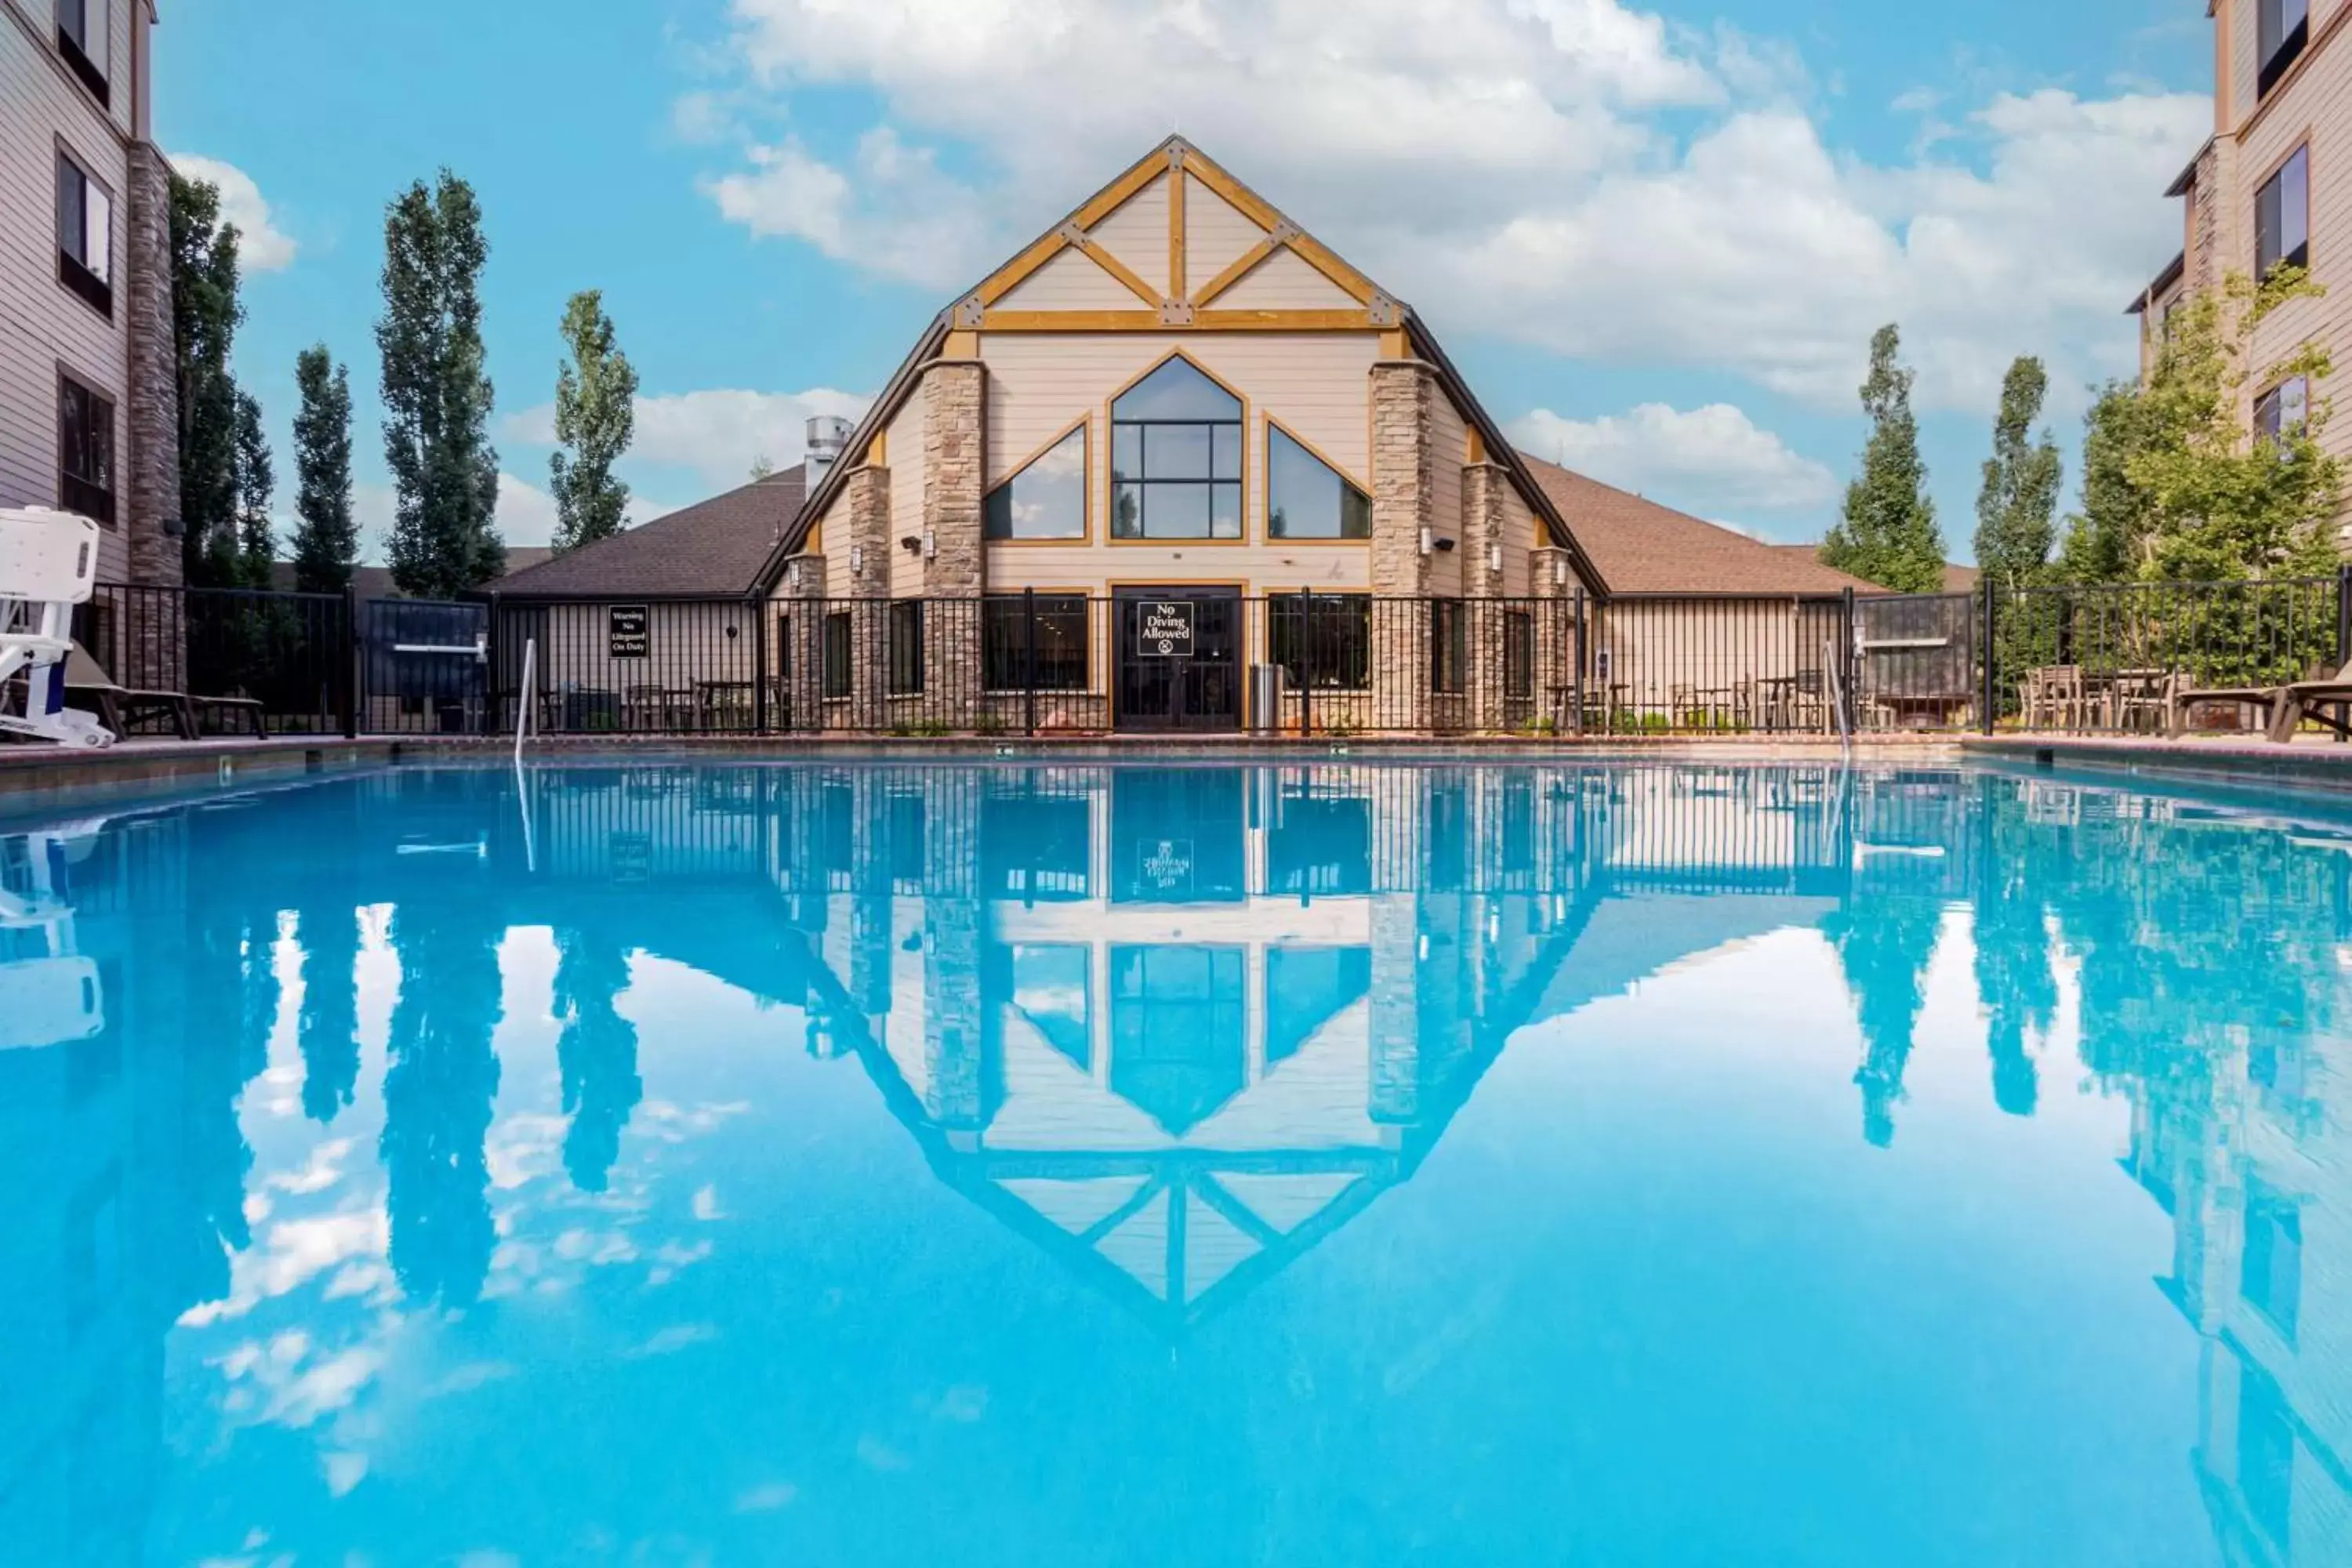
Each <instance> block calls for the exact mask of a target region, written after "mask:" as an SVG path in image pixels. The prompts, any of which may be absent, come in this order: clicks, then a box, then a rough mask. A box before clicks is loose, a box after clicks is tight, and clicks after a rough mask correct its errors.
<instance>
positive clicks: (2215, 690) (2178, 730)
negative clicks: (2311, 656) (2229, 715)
mask: <svg viewBox="0 0 2352 1568" xmlns="http://www.w3.org/2000/svg"><path fill="white" fill-rule="evenodd" d="M2347 679H2352V665H2347V666H2346V667H2345V668H2343V669H2340V670H2338V671H2336V679H2334V680H2333V681H2328V680H2319V679H2313V680H2304V681H2297V682H2294V684H2292V685H2287V686H2191V685H2190V684H2189V677H2188V676H2186V675H2184V674H2180V673H2178V672H2176V673H2175V674H2174V675H2173V677H2172V679H2171V680H2170V682H2169V683H2168V687H2167V690H2166V696H2165V703H2164V707H2165V727H2164V729H2165V733H2166V734H2167V735H2168V736H2169V737H2170V738H2171V739H2173V740H2176V741H2177V740H2179V739H2180V737H2181V736H2183V735H2186V734H2187V733H2189V710H2190V709H2192V708H2195V707H2197V706H2199V705H2200V704H2203V703H2223V702H2226V703H2229V704H2231V705H2232V706H2234V707H2238V708H2258V709H2260V710H2262V711H2263V716H2264V718H2266V719H2267V720H2268V721H2270V722H2269V729H2270V731H2271V734H2272V737H2273V739H2276V740H2284V739H2285V738H2286V737H2287V736H2289V735H2292V734H2294V723H2295V721H2293V720H2290V721H2286V722H2285V724H2284V727H2283V728H2282V725H2281V722H2280V721H2281V720H2282V718H2283V717H2284V712H2285V711H2286V710H2287V708H2288V706H2289V705H2288V703H2287V702H2286V700H2285V697H2286V694H2287V693H2288V692H2290V691H2319V690H2325V689H2328V688H2331V687H2337V686H2343V685H2345V683H2346V681H2347ZM2347 698H2352V691H2347V692H2346V693H2345V695H2344V696H2340V697H2338V698H2336V700H2337V701H2343V700H2347ZM2322 700H2325V699H2322ZM2296 711H2297V719H2298V720H2299V719H2300V717H2301V714H2300V710H2299V709H2298V710H2296Z"/></svg>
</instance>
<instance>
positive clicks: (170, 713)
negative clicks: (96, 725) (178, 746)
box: [66, 643, 269, 741]
mask: <svg viewBox="0 0 2352 1568" xmlns="http://www.w3.org/2000/svg"><path fill="white" fill-rule="evenodd" d="M66 695H67V696H68V698H79V699H81V700H83V701H85V702H87V703H89V705H90V706H91V707H93V708H95V709H97V710H98V717H99V720H100V722H102V723H104V724H105V726H106V727H107V728H108V729H110V730H111V731H114V732H115V733H116V734H118V735H120V734H121V733H122V725H123V721H125V720H135V719H141V718H144V717H145V716H147V715H148V714H150V713H155V712H161V713H163V715H164V716H165V717H167V718H169V719H170V720H171V721H172V728H173V730H175V731H178V732H179V736H180V739H182V740H183V741H193V740H194V739H195V738H196V737H197V735H198V734H199V733H200V732H201V731H198V729H197V727H196V710H198V709H200V708H217V709H226V710H228V711H230V712H233V713H241V714H243V715H244V716H245V718H246V719H247V721H249V722H250V723H251V724H252V725H253V733H254V735H255V736H256V738H257V739H259V740H264V741H266V740H268V739H269V730H268V726H267V725H266V724H265V723H264V722H263V721H262V715H261V704H260V703H259V702H257V701H256V700H253V699H252V698H250V697H198V696H194V695H192V694H190V693H188V692H185V691H160V690H141V689H134V688H131V687H128V686H121V685H118V684H117V683H116V682H115V680H114V679H113V678H112V677H111V676H110V675H108V674H107V673H106V671H105V670H104V669H102V668H100V667H99V662H98V660H96V659H94V658H90V657H89V653H88V652H86V651H85V650H84V649H83V647H82V646H81V644H79V643H74V644H73V645H71V647H70V648H69V649H68V652H67V654H66Z"/></svg>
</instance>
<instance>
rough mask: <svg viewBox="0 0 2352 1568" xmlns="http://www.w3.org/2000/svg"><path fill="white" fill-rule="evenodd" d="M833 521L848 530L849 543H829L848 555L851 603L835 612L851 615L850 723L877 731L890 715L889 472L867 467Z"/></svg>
mask: <svg viewBox="0 0 2352 1568" xmlns="http://www.w3.org/2000/svg"><path fill="white" fill-rule="evenodd" d="M832 515H833V516H835V517H839V518H841V519H843V521H845V522H846V523H847V524H848V534H847V537H846V538H845V539H844V540H843V541H841V542H839V543H838V544H836V543H835V542H833V541H832V540H830V539H828V540H827V541H826V543H827V544H828V545H829V546H831V547H832V548H835V549H841V548H846V549H847V551H848V552H849V562H850V568H849V596H850V598H851V600H852V601H853V603H850V604H847V605H835V606H834V610H835V613H836V614H838V613H840V612H841V611H843V610H846V611H848V612H849V712H850V722H851V724H852V725H853V726H854V727H855V728H857V729H860V730H878V729H881V728H882V727H883V726H884V725H885V724H886V723H887V721H888V713H889V710H888V708H887V706H886V700H887V695H888V683H889V678H890V606H889V604H888V602H887V601H888V600H889V597H890V470H889V469H887V468H875V467H874V466H872V465H871V464H867V465H866V466H864V467H861V468H858V469H857V470H856V472H854V473H852V474H851V475H850V476H849V478H848V479H847V480H846V481H845V483H844V484H843V486H842V493H841V500H839V501H838V502H836V503H835V507H834V510H833V514H832ZM827 531H828V533H829V532H830V529H828V530H827Z"/></svg>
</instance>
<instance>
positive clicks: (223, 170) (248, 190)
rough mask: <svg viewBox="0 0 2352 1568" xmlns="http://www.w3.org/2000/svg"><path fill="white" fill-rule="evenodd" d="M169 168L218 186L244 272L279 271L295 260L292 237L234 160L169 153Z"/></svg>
mask: <svg viewBox="0 0 2352 1568" xmlns="http://www.w3.org/2000/svg"><path fill="white" fill-rule="evenodd" d="M171 160H172V167H173V168H174V169H177V170H178V171H179V172H180V173H181V174H183V175H184V176H185V177H186V178H188V179H191V180H202V181H204V182H205V183H206V184H211V185H215V186H218V187H219V189H220V203H221V216H222V217H224V218H226V219H227V220H228V221H229V222H230V223H233V224H235V225H236V231H237V247H236V255H237V260H238V262H239V263H240V264H241V265H242V266H243V267H244V268H245V270H246V271H247V272H281V271H283V270H285V269H286V268H289V267H290V266H292V265H293V263H294V252H295V251H296V249H297V248H299V247H297V246H296V245H295V243H294V240H293V238H292V237H290V236H289V235H287V234H286V233H285V232H284V231H282V230H281V229H279V228H278V226H277V225H276V224H275V223H273V222H272V221H271V220H270V216H269V204H268V202H267V201H265V200H263V199H262V195H261V187H260V186H259V185H257V184H254V183H253V176H252V175H250V174H247V173H246V172H245V171H244V170H243V169H240V168H238V167H237V166H236V164H234V163H222V162H221V161H220V160H219V159H218V158H205V157H201V156H199V155H197V154H195V153H173V154H171Z"/></svg>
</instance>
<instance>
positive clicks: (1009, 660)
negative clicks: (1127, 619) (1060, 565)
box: [980, 594, 1087, 691]
mask: <svg viewBox="0 0 2352 1568" xmlns="http://www.w3.org/2000/svg"><path fill="white" fill-rule="evenodd" d="M1032 606H1034V608H1035V610H1036V626H1035V629H1034V633H1033V632H1032V630H1031V626H1030V617H1029V612H1030V609H1031V607H1032ZM983 616H984V618H983V619H982V623H981V641H980V664H981V679H982V682H983V683H984V684H985V686H986V688H987V689H989V690H991V691H1025V690H1027V689H1029V687H1030V670H1031V660H1032V658H1034V660H1035V665H1034V668H1035V671H1036V689H1038V690H1040V691H1084V690H1086V689H1087V599H1086V595H1083V594H1039V595H1034V597H1030V596H1024V595H1014V594H1001V595H994V596H992V597H991V598H989V599H988V600H987V601H985V609H984V612H983Z"/></svg>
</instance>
